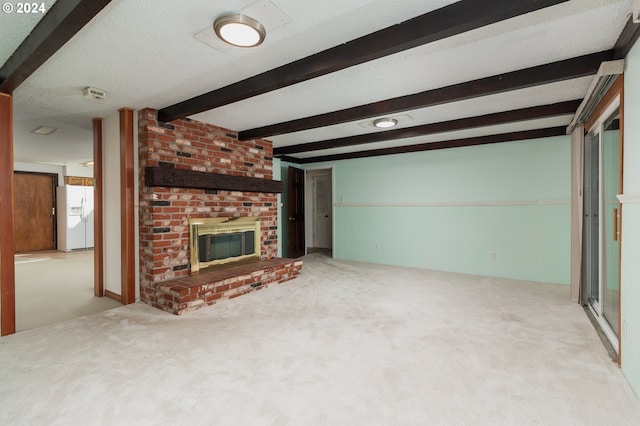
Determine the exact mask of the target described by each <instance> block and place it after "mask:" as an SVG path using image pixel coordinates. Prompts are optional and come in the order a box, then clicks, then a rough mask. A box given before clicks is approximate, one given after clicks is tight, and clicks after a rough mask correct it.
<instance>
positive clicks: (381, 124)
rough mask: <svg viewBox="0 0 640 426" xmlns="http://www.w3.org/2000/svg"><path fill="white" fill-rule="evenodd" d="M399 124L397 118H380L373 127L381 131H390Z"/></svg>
mask: <svg viewBox="0 0 640 426" xmlns="http://www.w3.org/2000/svg"><path fill="white" fill-rule="evenodd" d="M396 124H398V120H396V119H395V118H379V119H377V120H376V121H374V122H373V125H374V126H376V127H378V128H379V129H388V128H389V127H393V126H395V125H396Z"/></svg>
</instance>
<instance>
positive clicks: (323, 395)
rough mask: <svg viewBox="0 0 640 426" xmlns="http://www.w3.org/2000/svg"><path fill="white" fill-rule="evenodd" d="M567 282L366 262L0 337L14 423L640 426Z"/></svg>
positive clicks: (315, 261) (3, 388)
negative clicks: (235, 294) (241, 291)
mask: <svg viewBox="0 0 640 426" xmlns="http://www.w3.org/2000/svg"><path fill="white" fill-rule="evenodd" d="M567 299H568V288H567V287H564V286H557V285H547V284H538V283H530V282H517V281H510V280H504V279H493V278H485V277H475V276H468V275H460V274H449V273H440V272H433V271H426V270H412V269H404V268H394V267H384V266H375V265H365V264H356V263H349V262H341V261H335V260H331V259H328V258H326V257H324V256H322V255H320V254H313V255H309V256H307V257H306V259H305V265H304V268H303V273H302V275H301V277H300V278H298V279H296V280H293V281H290V282H287V283H284V284H280V285H277V286H274V287H270V288H268V289H265V290H261V291H258V292H256V293H253V294H250V295H246V296H243V297H240V298H237V299H233V300H231V301H225V302H222V303H220V304H218V305H216V306H213V307H211V308H208V309H204V310H201V311H198V312H194V313H191V314H188V315H185V316H182V317H178V316H172V315H169V314H167V313H164V312H161V311H159V310H156V309H153V308H150V307H148V306H145V305H142V304H136V305H129V306H126V307H121V308H118V309H113V310H109V311H106V312H103V313H99V314H95V315H92V316H88V317H83V318H78V319H74V320H71V321H67V322H64V323H60V324H57V325H52V326H47V327H42V328H38V329H33V330H29V331H26V332H22V333H18V334H16V335H13V336H9V337H6V338H2V339H0V343H1V344H0V359H2V362H1V363H0V374H1V378H0V396H1V398H0V424H7V425H9V424H11V425H25V424H34V425H43V424H47V425H52V424H57V425H101V424H102V425H169V424H171V425H534V424H536V425H540V424H542V425H583V424H584V425H632V424H633V425H637V424H639V423H638V421H639V420H640V400H638V399H637V398H636V396H635V395H634V394H633V391H632V390H631V388H630V387H629V385H628V384H627V382H626V381H625V378H624V377H623V375H622V374H621V371H620V370H619V368H618V367H617V366H616V365H615V364H613V363H612V362H611V360H610V359H609V357H608V356H607V353H606V350H605V349H604V347H603V346H602V344H601V342H600V340H599V338H598V336H597V334H596V332H595V330H594V329H593V328H592V326H591V325H590V323H589V320H588V319H587V317H586V316H585V314H584V312H583V310H582V308H581V307H580V306H578V305H575V304H572V303H570V302H569V301H568V300H567Z"/></svg>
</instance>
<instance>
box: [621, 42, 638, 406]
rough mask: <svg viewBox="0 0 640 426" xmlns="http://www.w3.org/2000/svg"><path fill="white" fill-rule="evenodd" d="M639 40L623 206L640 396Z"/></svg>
mask: <svg viewBox="0 0 640 426" xmlns="http://www.w3.org/2000/svg"><path fill="white" fill-rule="evenodd" d="M638 117H640V43H637V42H636V44H635V46H634V47H633V49H632V50H631V52H630V53H629V55H628V56H627V60H626V64H625V72H624V118H625V121H624V178H623V179H624V197H625V198H624V199H623V201H624V202H623V205H622V266H621V277H620V279H621V283H620V287H621V290H620V291H621V298H622V306H621V316H622V330H621V342H622V370H623V371H624V373H625V375H626V376H627V378H628V380H629V382H630V383H631V385H632V387H633V388H634V390H635V391H636V394H637V395H638V396H640V261H639V260H640V121H638V119H637V118H638Z"/></svg>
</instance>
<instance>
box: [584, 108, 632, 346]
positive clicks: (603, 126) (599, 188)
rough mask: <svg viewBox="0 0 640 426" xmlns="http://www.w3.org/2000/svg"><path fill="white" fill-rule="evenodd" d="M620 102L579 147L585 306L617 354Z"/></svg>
mask: <svg viewBox="0 0 640 426" xmlns="http://www.w3.org/2000/svg"><path fill="white" fill-rule="evenodd" d="M620 123H621V114H620V98H619V97H616V98H615V99H614V100H613V102H611V103H610V104H609V106H608V107H607V108H606V109H605V110H604V111H603V112H602V113H601V114H600V116H599V117H598V118H597V120H596V122H595V124H593V126H592V127H591V128H590V129H589V132H588V133H587V135H586V136H585V139H584V143H585V146H584V147H585V149H584V153H585V154H584V229H583V232H584V235H583V244H584V247H583V253H584V254H585V256H584V261H583V267H582V269H583V271H582V274H583V275H582V276H583V279H584V280H585V284H586V292H587V303H588V306H589V309H590V310H591V312H592V313H593V314H594V316H595V318H596V319H597V321H598V324H599V325H600V327H601V329H602V331H603V333H604V334H605V335H606V336H607V338H608V340H609V341H610V342H611V344H612V346H613V347H614V349H615V350H616V351H617V352H618V353H619V333H620V229H621V206H620V203H619V201H618V199H617V195H618V194H621V193H622V167H621V164H622V158H621V152H622V140H621V137H622V133H621V129H620V127H621V126H620Z"/></svg>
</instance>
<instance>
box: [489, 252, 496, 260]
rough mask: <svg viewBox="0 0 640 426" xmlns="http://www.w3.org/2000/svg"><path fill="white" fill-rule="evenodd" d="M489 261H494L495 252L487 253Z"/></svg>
mask: <svg viewBox="0 0 640 426" xmlns="http://www.w3.org/2000/svg"><path fill="white" fill-rule="evenodd" d="M489 259H491V260H496V252H495V251H492V252H489Z"/></svg>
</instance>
